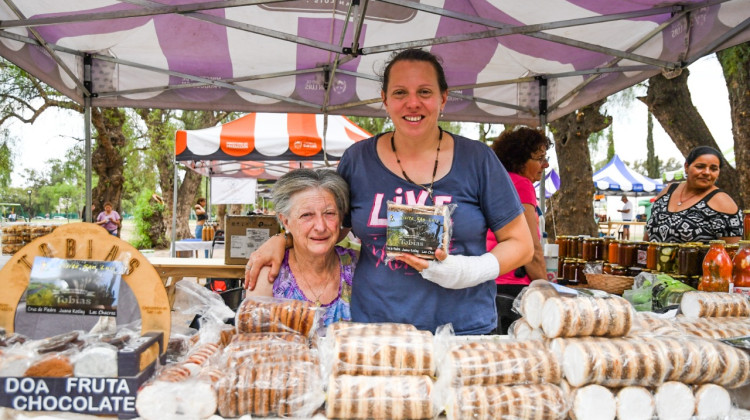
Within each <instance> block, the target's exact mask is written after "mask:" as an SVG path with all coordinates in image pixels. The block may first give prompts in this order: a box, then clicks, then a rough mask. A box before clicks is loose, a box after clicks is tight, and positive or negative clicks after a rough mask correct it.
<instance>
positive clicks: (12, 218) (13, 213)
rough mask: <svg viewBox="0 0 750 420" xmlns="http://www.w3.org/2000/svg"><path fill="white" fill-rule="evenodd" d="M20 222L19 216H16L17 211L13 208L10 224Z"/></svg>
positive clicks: (9, 217) (9, 218) (9, 219)
mask: <svg viewBox="0 0 750 420" xmlns="http://www.w3.org/2000/svg"><path fill="white" fill-rule="evenodd" d="M17 220H18V215H16V209H14V208H11V209H10V214H9V215H8V221H9V222H15V221H17Z"/></svg>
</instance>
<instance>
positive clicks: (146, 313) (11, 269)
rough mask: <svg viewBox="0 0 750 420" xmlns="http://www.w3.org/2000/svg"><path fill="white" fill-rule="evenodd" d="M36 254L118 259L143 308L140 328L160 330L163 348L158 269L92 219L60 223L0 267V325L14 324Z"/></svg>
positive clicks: (164, 311) (167, 322)
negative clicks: (85, 221) (81, 221)
mask: <svg viewBox="0 0 750 420" xmlns="http://www.w3.org/2000/svg"><path fill="white" fill-rule="evenodd" d="M35 257H48V258H63V259H74V260H93V261H120V262H122V263H123V264H124V265H125V274H123V275H122V280H124V281H125V282H126V283H127V284H128V286H130V289H131V290H132V291H133V294H134V295H135V298H136V300H137V301H138V306H139V308H140V311H141V334H146V333H149V332H156V333H159V332H161V333H164V335H163V342H162V346H161V349H162V352H165V351H166V349H167V346H166V340H168V339H169V332H170V327H171V312H170V307H169V300H168V299H167V292H166V290H165V289H164V284H163V283H162V280H161V278H160V277H159V274H158V273H157V272H156V270H155V269H154V267H153V266H151V263H149V261H148V260H147V259H146V257H144V256H143V254H141V253H140V251H138V250H137V249H136V248H134V247H133V246H132V245H130V244H129V243H127V242H125V241H123V240H122V239H120V238H117V237H115V236H112V235H110V234H109V232H107V231H106V230H105V229H104V228H102V227H101V226H98V225H95V224H91V223H69V224H65V225H60V226H59V227H58V228H57V229H55V230H54V231H53V232H52V233H50V234H48V235H45V236H42V237H40V238H37V239H35V240H33V241H32V242H31V243H29V244H26V245H25V246H24V247H23V248H21V249H20V250H19V251H18V252H16V254H15V255H13V257H12V258H11V259H10V260H9V261H8V262H7V263H6V264H5V266H4V267H3V268H2V269H0V289H1V290H2V293H0V327H2V328H5V331H7V332H8V333H12V332H13V331H14V330H15V317H16V307H17V306H18V302H19V301H20V300H21V297H22V296H23V293H24V292H25V291H26V288H27V287H28V285H29V277H30V275H31V267H32V265H33V263H34V258H35Z"/></svg>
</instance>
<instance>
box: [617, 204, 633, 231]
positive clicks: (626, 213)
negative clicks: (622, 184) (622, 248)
mask: <svg viewBox="0 0 750 420" xmlns="http://www.w3.org/2000/svg"><path fill="white" fill-rule="evenodd" d="M620 201H622V207H620V208H619V209H618V210H617V211H618V212H620V213H622V221H623V222H631V221H633V203H631V202H630V200H628V196H626V195H625V194H623V195H622V198H621V199H620ZM622 239H625V240H629V239H630V225H626V224H623V225H622Z"/></svg>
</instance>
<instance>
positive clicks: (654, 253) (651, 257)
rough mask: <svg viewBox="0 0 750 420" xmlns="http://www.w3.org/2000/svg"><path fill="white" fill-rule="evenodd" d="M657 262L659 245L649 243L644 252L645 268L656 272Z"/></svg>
mask: <svg viewBox="0 0 750 420" xmlns="http://www.w3.org/2000/svg"><path fill="white" fill-rule="evenodd" d="M658 260H659V243H658V242H649V243H648V249H647V250H646V268H648V269H649V270H652V271H654V270H656V261H658Z"/></svg>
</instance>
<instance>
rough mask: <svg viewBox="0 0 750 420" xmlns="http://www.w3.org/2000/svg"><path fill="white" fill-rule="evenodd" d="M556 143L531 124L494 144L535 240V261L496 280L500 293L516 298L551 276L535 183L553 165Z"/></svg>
mask: <svg viewBox="0 0 750 420" xmlns="http://www.w3.org/2000/svg"><path fill="white" fill-rule="evenodd" d="M552 145H553V143H552V141H551V140H550V139H549V138H547V136H545V135H544V133H543V132H542V131H539V130H535V129H533V128H528V127H518V128H516V129H513V130H506V131H504V132H503V133H502V134H500V137H498V138H497V139H496V140H495V142H494V143H493V144H492V150H494V151H495V154H496V155H497V157H498V158H499V159H500V162H502V164H503V166H505V169H506V170H507V171H508V173H509V174H510V179H511V181H513V185H514V186H515V187H516V191H517V192H518V197H519V198H520V199H521V204H523V209H524V218H525V219H526V224H527V225H528V226H529V230H530V231H531V237H532V239H533V240H534V258H533V259H532V260H531V262H530V263H528V264H526V265H524V266H522V267H519V268H518V269H516V270H515V271H511V272H510V273H507V274H504V275H502V276H500V277H498V278H497V279H496V280H495V282H496V283H497V293H498V294H504V295H510V296H514V297H515V296H517V295H518V293H519V292H520V291H521V289H523V287H524V286H526V285H528V284H529V283H530V282H531V280H536V279H546V278H547V268H546V265H545V262H544V251H543V249H542V242H541V240H540V238H541V232H540V231H539V215H538V213H537V200H536V190H535V189H534V183H535V182H537V181H539V180H541V179H542V170H543V169H544V168H547V167H549V163H548V161H547V151H548V150H549V149H550V148H551V147H552ZM494 246H495V235H493V234H492V232H488V235H487V249H491V248H492V247H494Z"/></svg>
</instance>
